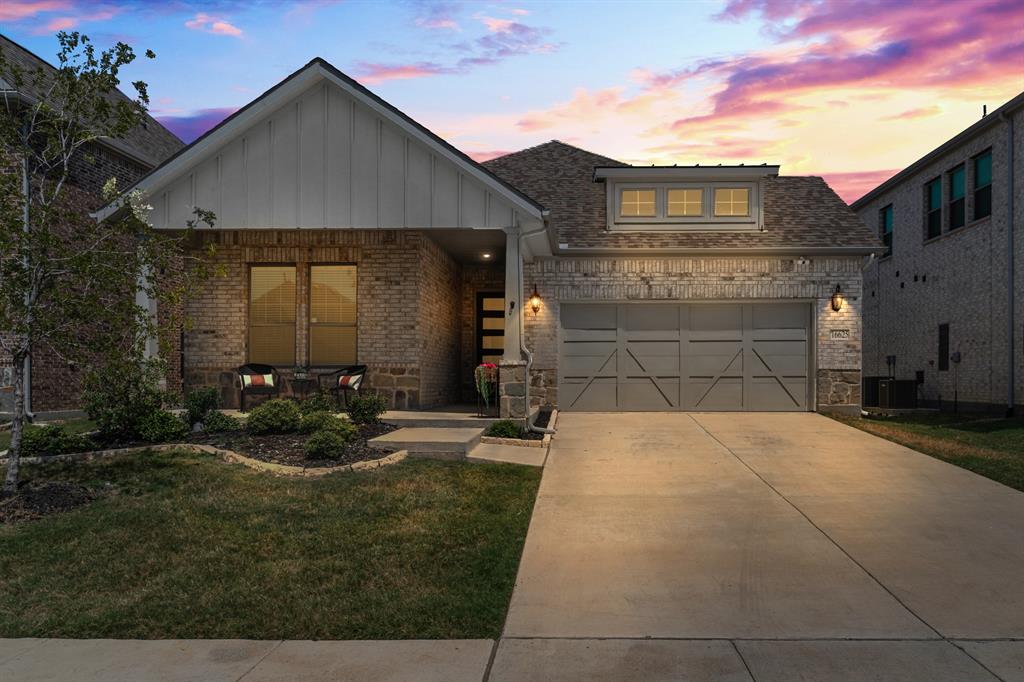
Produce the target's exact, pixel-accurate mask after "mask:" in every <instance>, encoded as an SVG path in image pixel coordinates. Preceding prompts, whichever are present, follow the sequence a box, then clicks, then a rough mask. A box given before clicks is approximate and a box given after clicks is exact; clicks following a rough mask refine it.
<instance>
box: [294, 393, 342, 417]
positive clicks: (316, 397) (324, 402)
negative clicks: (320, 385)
mask: <svg viewBox="0 0 1024 682" xmlns="http://www.w3.org/2000/svg"><path fill="white" fill-rule="evenodd" d="M299 410H300V411H301V412H302V414H313V413H314V412H337V411H338V410H337V406H336V405H335V402H334V398H333V397H332V396H331V394H330V393H328V392H327V391H317V392H316V393H314V394H313V395H311V396H309V397H308V398H306V399H305V400H303V401H302V402H301V403H299Z"/></svg>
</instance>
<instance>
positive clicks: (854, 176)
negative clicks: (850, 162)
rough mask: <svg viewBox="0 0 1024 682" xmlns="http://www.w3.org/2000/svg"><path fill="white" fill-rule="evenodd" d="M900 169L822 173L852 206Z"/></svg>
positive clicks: (837, 192) (826, 180)
mask: <svg viewBox="0 0 1024 682" xmlns="http://www.w3.org/2000/svg"><path fill="white" fill-rule="evenodd" d="M899 171H900V169H899V168H890V169H886V170H873V171H852V172H846V173H822V174H821V175H822V177H824V178H825V182H827V183H828V184H829V186H830V187H832V189H834V190H835V192H836V194H838V195H839V196H840V197H841V198H842V200H843V201H845V202H846V203H848V204H852V203H853V202H854V201H856V200H857V199H859V198H860V197H862V196H864V195H865V194H867V193H868V192H870V191H871V190H873V189H874V188H875V187H878V186H879V185H880V184H882V183H883V182H885V181H886V180H888V179H889V178H891V177H892V176H894V175H896V173H898V172H899Z"/></svg>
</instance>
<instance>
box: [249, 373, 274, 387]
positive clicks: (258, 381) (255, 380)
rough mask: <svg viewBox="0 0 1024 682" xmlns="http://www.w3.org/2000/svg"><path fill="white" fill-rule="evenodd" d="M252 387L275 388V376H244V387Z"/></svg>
mask: <svg viewBox="0 0 1024 682" xmlns="http://www.w3.org/2000/svg"><path fill="white" fill-rule="evenodd" d="M251 386H265V387H267V388H273V387H274V375H273V374H243V375H242V387H243V388H249V387H251Z"/></svg>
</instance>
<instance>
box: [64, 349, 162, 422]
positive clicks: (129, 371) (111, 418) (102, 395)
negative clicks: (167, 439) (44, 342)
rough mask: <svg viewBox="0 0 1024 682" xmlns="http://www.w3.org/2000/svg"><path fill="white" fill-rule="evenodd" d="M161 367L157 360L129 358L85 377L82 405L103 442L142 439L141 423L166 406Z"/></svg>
mask: <svg viewBox="0 0 1024 682" xmlns="http://www.w3.org/2000/svg"><path fill="white" fill-rule="evenodd" d="M160 368H161V365H160V364H159V363H158V362H155V361H138V362H136V361H134V360H131V359H129V360H126V361H124V362H121V363H117V364H111V365H107V366H106V367H101V368H99V369H97V370H94V371H91V372H90V373H89V374H88V375H87V376H86V379H85V386H84V391H83V392H82V402H83V404H84V406H85V412H86V414H87V415H89V419H91V420H92V421H94V422H96V428H97V429H98V430H99V432H100V434H101V435H102V436H103V438H104V439H106V440H132V439H134V438H137V437H139V436H140V434H139V427H140V425H141V423H142V421H143V420H144V419H146V418H147V417H149V416H150V415H151V414H152V413H153V412H155V411H157V410H159V409H160V407H161V406H162V405H163V398H164V396H163V393H162V392H161V391H160V389H159V382H160V374H161V370H160Z"/></svg>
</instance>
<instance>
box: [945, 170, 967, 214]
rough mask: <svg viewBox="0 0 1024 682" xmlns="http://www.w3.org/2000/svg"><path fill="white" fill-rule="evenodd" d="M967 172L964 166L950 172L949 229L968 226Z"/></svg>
mask: <svg viewBox="0 0 1024 682" xmlns="http://www.w3.org/2000/svg"><path fill="white" fill-rule="evenodd" d="M966 176H967V172H966V170H965V169H964V167H963V166H962V165H960V166H957V167H956V168H954V169H953V170H951V171H950V172H949V229H951V230H955V229H956V228H958V227H963V226H964V225H966V224H967V200H966V199H965V198H964V197H965V196H966V195H967V177H966Z"/></svg>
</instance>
